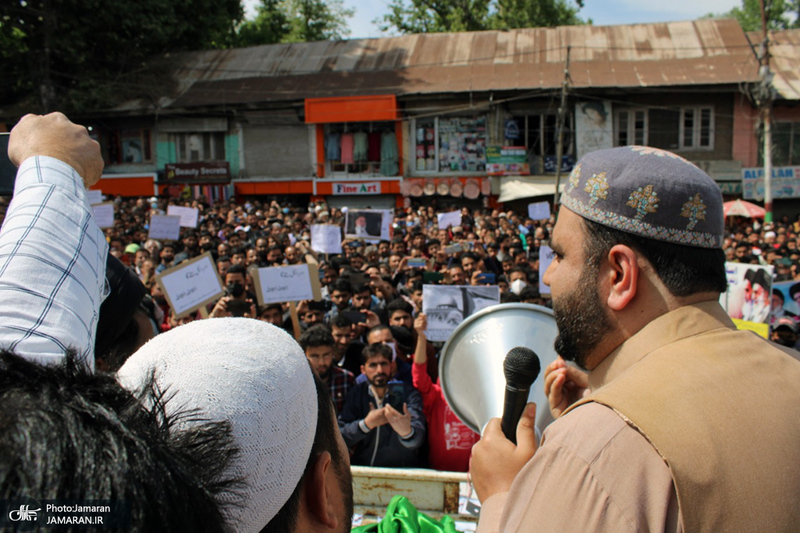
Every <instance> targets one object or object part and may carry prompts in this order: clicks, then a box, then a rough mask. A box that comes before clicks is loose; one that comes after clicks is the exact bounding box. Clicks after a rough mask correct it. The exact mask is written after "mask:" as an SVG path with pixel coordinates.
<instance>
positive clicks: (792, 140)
mask: <svg viewBox="0 0 800 533" xmlns="http://www.w3.org/2000/svg"><path fill="white" fill-rule="evenodd" d="M761 139H762V140H761V141H760V142H759V151H763V147H764V141H763V136H761ZM762 164H763V163H762ZM772 164H773V165H774V166H776V167H781V166H789V165H800V122H775V123H773V125H772Z"/></svg>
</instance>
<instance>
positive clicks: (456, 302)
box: [422, 285, 500, 342]
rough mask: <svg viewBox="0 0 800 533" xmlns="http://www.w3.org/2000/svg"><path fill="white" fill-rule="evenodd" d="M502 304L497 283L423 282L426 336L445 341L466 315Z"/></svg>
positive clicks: (434, 340)
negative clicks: (445, 283) (476, 284)
mask: <svg viewBox="0 0 800 533" xmlns="http://www.w3.org/2000/svg"><path fill="white" fill-rule="evenodd" d="M499 303H500V288H499V287H498V286H497V285H483V286H473V285H423V286H422V312H423V313H425V314H426V315H427V316H428V329H427V330H426V331H425V336H426V337H427V338H428V340H429V341H431V342H444V341H447V339H449V338H450V335H452V334H453V331H455V329H456V328H457V327H458V325H459V324H461V323H462V322H463V321H464V319H465V318H467V317H468V316H470V315H472V314H473V313H476V312H478V311H480V310H481V309H484V308H486V307H489V306H491V305H496V304H499Z"/></svg>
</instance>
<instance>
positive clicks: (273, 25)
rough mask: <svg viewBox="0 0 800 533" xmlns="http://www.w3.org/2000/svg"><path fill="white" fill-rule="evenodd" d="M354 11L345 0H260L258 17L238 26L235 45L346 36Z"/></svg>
mask: <svg viewBox="0 0 800 533" xmlns="http://www.w3.org/2000/svg"><path fill="white" fill-rule="evenodd" d="M354 13H355V10H353V9H345V8H344V5H343V4H342V0H327V1H324V0H261V4H260V5H259V7H258V11H257V13H256V17H255V19H253V20H248V21H245V22H244V23H242V25H241V26H240V27H239V30H238V32H237V37H236V45H237V46H253V45H257V44H274V43H286V42H290V43H291V42H310V41H325V40H330V39H334V40H335V39H343V38H344V37H346V36H348V35H349V34H350V30H349V28H348V26H347V19H348V18H350V17H352V16H353V14H354Z"/></svg>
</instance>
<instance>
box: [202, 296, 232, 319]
mask: <svg viewBox="0 0 800 533" xmlns="http://www.w3.org/2000/svg"><path fill="white" fill-rule="evenodd" d="M232 299H233V297H231V296H223V297H222V298H220V299H219V300H217V303H216V304H215V305H214V309H212V310H211V313H209V315H208V318H222V317H226V316H231V314H230V312H228V302H230V301H231V300H232Z"/></svg>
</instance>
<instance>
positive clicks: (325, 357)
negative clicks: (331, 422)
mask: <svg viewBox="0 0 800 533" xmlns="http://www.w3.org/2000/svg"><path fill="white" fill-rule="evenodd" d="M298 342H299V344H300V347H301V348H302V349H303V352H305V354H306V357H307V358H308V361H309V363H311V368H312V369H313V370H314V372H315V373H316V374H317V376H319V379H321V380H322V382H323V383H325V385H327V386H328V390H330V391H331V397H332V398H333V404H334V406H335V407H336V413H337V414H338V413H339V411H341V410H342V407H344V400H345V398H346V397H347V393H348V392H349V391H350V389H352V388H353V386H354V385H355V383H356V379H355V377H354V376H353V373H352V372H350V371H349V370H345V369H344V368H339V367H338V366H337V365H336V363H334V361H333V354H334V353H335V351H336V341H335V340H334V339H333V334H332V333H331V330H330V328H329V327H328V326H326V325H323V324H320V325H317V326H312V327H310V328H308V329H307V330H306V331H305V332H304V333H303V335H302V336H301V337H300V340H299V341H298Z"/></svg>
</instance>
